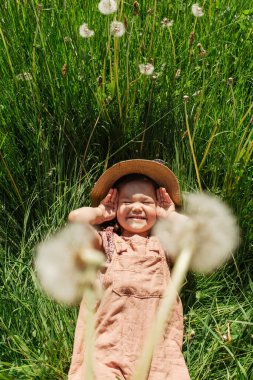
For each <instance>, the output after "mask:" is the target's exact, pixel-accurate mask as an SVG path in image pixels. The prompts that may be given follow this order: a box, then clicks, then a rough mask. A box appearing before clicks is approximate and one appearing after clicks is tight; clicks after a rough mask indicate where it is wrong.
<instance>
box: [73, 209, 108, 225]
mask: <svg viewBox="0 0 253 380" xmlns="http://www.w3.org/2000/svg"><path fill="white" fill-rule="evenodd" d="M101 217H102V211H101V210H100V209H99V207H81V208H78V209H77V210H73V211H71V212H70V214H69V216H68V220H69V222H76V223H89V224H91V225H93V224H100V223H101V222H102V221H101Z"/></svg>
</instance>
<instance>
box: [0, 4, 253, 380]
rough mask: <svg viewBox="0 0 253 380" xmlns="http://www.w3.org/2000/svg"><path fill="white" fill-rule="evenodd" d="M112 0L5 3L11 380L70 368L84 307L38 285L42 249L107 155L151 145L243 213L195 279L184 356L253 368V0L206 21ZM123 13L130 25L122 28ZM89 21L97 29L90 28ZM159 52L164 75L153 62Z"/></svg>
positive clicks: (4, 246)
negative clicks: (215, 264)
mask: <svg viewBox="0 0 253 380" xmlns="http://www.w3.org/2000/svg"><path fill="white" fill-rule="evenodd" d="M97 3H98V1H94V0H92V1H91V0H87V1H85V2H83V1H79V0H75V1H69V0H65V1H59V0H50V1H49V0H45V1H44V2H43V3H42V2H39V1H33V2H29V1H26V0H23V1H21V0H17V1H7V0H2V1H1V2H0V14H1V17H0V73H1V75H0V86H1V97H0V188H1V191H0V208H1V215H0V245H1V246H0V257H1V260H0V268H1V272H0V273H1V275H0V285H1V296H2V301H1V315H0V328H1V337H2V338H1V341H0V355H1V356H0V360H1V362H0V378H1V376H2V378H3V379H5V378H6V379H8V378H14V379H15V378H18V379H31V378H36V379H43V380H44V379H52V378H57V379H64V378H66V372H67V369H68V366H69V361H70V355H71V350H72V340H73V331H74V326H75V318H76V310H71V309H66V308H63V307H60V306H56V305H55V304H54V303H53V302H51V301H49V300H48V299H46V298H45V297H44V296H43V295H42V293H41V292H40V291H39V290H38V289H37V287H36V285H35V283H34V274H33V269H32V257H33V247H34V246H35V245H36V243H37V242H38V241H40V240H42V239H43V238H44V237H45V236H46V235H47V234H49V233H50V232H53V231H55V230H56V229H58V228H59V227H61V226H62V225H63V224H64V223H65V221H66V217H67V215H68V213H69V211H70V210H71V209H73V208H75V207H80V205H83V204H85V203H88V202H89V192H90V190H91V188H92V184H93V183H94V181H95V180H96V178H97V176H98V174H99V173H101V172H102V171H103V170H104V169H105V168H106V167H107V166H108V165H110V164H112V163H113V162H116V161H118V160H120V159H126V158H131V157H132V158H139V157H143V158H161V159H164V160H165V161H166V162H167V163H168V165H169V166H170V167H172V169H173V170H174V171H175V173H176V174H177V175H178V176H179V179H180V184H181V188H182V190H187V191H188V190H195V189H197V188H200V187H201V188H203V189H204V190H210V191H212V192H213V193H215V194H218V195H221V196H222V197H223V198H225V199H226V200H227V202H229V203H230V205H231V206H232V208H233V209H234V210H235V212H236V213H237V215H238V217H239V221H240V225H241V227H242V247H241V250H240V252H239V254H238V255H237V257H235V261H234V262H233V263H232V264H230V265H228V266H227V267H226V268H225V269H224V270H222V271H219V272H218V273H216V274H214V275H212V276H211V277H208V278H205V277H202V276H193V278H194V281H189V283H188V286H186V288H185V289H184V304H185V311H186V321H185V326H186V335H185V344H184V354H185V357H186V359H187V363H188V366H189V369H190V372H191V376H192V378H193V379H199V380H202V379H208V380H210V379H211V380H212V379H213V380H217V379H234V380H238V379H248V378H249V376H250V375H249V374H250V373H253V369H252V365H253V364H252V363H253V362H252V333H253V332H252V325H251V323H252V302H250V300H251V298H252V296H251V294H252V263H253V262H252V257H251V252H250V246H251V244H252V232H250V223H251V217H252V206H253V203H252V149H253V145H252V108H253V97H252V70H253V66H252V17H253V13H252V5H251V2H250V1H249V0H247V1H244V2H236V1H235V0H231V1H229V2H225V1H219V2H213V1H206V2H203V3H202V4H200V5H202V6H203V10H204V16H203V17H201V18H198V19H196V18H194V16H193V15H192V14H191V5H192V3H190V2H182V1H177V2H176V3H170V2H167V1H154V0H152V1H151V0H144V1H142V2H141V1H140V2H139V10H138V14H136V15H134V14H133V3H134V2H133V1H132V2H123V1H122V0H119V1H118V11H117V12H116V13H114V14H112V15H109V16H104V15H102V14H100V13H99V11H98V9H97ZM40 4H41V5H40ZM165 17H166V18H168V19H170V20H173V21H174V23H173V25H172V26H171V27H170V28H163V27H162V25H161V21H162V20H163V19H164V18H165ZM113 20H117V21H121V22H124V24H125V26H126V33H125V34H124V35H123V36H122V37H120V38H115V37H113V36H111V35H110V32H109V30H110V23H111V22H112V21H113ZM84 22H85V23H87V24H88V25H89V28H90V29H91V30H94V32H95V33H94V36H93V37H91V38H89V39H85V38H82V37H81V36H80V35H79V27H80V25H81V24H83V23H84ZM193 32H194V34H193ZM190 35H191V38H190ZM199 43H200V44H201V46H202V49H203V50H205V53H203V50H201V48H200V47H198V44H199ZM147 63H151V64H152V65H154V68H155V69H154V74H153V75H151V76H145V75H143V74H141V73H140V70H139V65H140V64H147ZM178 70H180V75H176V73H179V71H178ZM185 95H187V96H188V97H189V98H188V101H187V103H184V99H183V97H184V96H185ZM189 136H190V139H189ZM228 324H229V326H230V330H231V338H232V339H231V341H230V342H227V341H224V340H223V338H222V335H224V334H227V326H228ZM192 330H194V331H195V335H194V336H193V337H192V336H191V334H190V333H191V331H192Z"/></svg>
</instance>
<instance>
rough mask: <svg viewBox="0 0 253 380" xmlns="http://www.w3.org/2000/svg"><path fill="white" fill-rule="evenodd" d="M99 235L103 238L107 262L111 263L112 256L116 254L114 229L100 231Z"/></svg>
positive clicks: (108, 228)
mask: <svg viewBox="0 0 253 380" xmlns="http://www.w3.org/2000/svg"><path fill="white" fill-rule="evenodd" d="M99 234H100V236H101V238H102V243H103V247H104V250H105V254H106V257H107V261H108V262H111V261H112V256H113V254H114V252H115V243H114V236H113V227H107V228H106V229H105V230H104V231H100V232H99Z"/></svg>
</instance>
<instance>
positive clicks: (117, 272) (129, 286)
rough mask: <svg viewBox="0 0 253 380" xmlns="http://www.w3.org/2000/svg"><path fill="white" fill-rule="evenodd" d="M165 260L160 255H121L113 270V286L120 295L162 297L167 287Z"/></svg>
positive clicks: (116, 260) (116, 259)
mask: <svg viewBox="0 0 253 380" xmlns="http://www.w3.org/2000/svg"><path fill="white" fill-rule="evenodd" d="M163 266H164V262H163V259H162V257H160V256H143V257H137V256H134V255H126V254H125V255H122V256H121V255H119V256H117V258H115V261H114V268H113V270H112V278H113V283H112V288H113V291H114V292H115V293H117V294H118V295H120V296H133V297H137V298H150V297H159V298H160V297H162V295H163V292H164V289H165V277H164V271H163Z"/></svg>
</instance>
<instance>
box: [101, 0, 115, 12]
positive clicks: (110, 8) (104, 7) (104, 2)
mask: <svg viewBox="0 0 253 380" xmlns="http://www.w3.org/2000/svg"><path fill="white" fill-rule="evenodd" d="M98 9H99V11H100V12H101V13H103V14H104V15H110V14H111V13H114V12H116V11H117V3H116V1H115V0H101V1H100V3H99V4H98Z"/></svg>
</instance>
